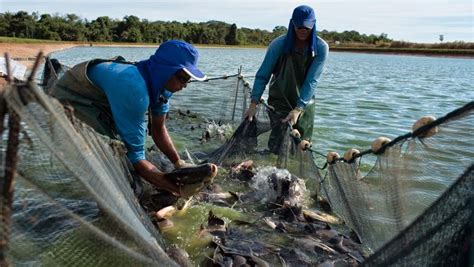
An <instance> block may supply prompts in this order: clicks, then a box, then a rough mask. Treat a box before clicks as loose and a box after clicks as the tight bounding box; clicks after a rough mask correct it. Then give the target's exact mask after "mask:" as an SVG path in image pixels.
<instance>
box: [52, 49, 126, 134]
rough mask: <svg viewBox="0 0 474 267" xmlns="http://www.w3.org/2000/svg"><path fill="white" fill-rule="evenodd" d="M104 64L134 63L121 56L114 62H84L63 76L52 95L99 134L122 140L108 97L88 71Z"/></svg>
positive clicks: (95, 60) (111, 60)
mask: <svg viewBox="0 0 474 267" xmlns="http://www.w3.org/2000/svg"><path fill="white" fill-rule="evenodd" d="M103 62H120V63H125V64H132V63H130V62H126V61H125V60H124V58H123V57H120V56H119V57H116V58H113V59H94V60H90V61H86V62H82V63H80V64H78V65H76V66H74V67H73V68H71V69H70V70H68V71H67V72H66V73H65V74H64V76H63V77H61V79H60V80H59V81H58V83H57V84H56V86H55V87H54V88H53V90H52V91H51V95H52V96H54V97H56V98H57V99H58V100H59V101H61V102H62V103H63V104H65V105H70V106H72V107H73V108H74V116H76V117H77V118H78V119H80V120H81V121H83V122H85V123H87V124H88V125H89V126H91V127H92V128H94V129H95V130H96V131H97V132H98V133H100V134H103V135H106V136H108V137H110V138H113V139H119V138H118V133H117V130H116V128H115V123H114V120H113V117H112V110H111V109H110V104H109V101H108V100H107V96H106V95H105V93H104V92H103V91H102V90H101V89H100V88H98V87H97V86H95V85H94V84H93V83H92V82H91V81H90V79H89V77H88V76H87V70H88V68H90V67H92V66H94V65H97V64H99V63H103Z"/></svg>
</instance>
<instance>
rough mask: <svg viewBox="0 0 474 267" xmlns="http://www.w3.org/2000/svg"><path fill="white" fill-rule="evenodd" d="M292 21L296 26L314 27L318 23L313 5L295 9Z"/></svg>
mask: <svg viewBox="0 0 474 267" xmlns="http://www.w3.org/2000/svg"><path fill="white" fill-rule="evenodd" d="M291 21H292V22H293V25H295V27H306V28H309V29H312V28H313V27H314V25H315V24H316V15H315V13H314V10H313V9H312V8H311V7H309V6H305V5H302V6H299V7H296V8H295V9H294V10H293V15H292V16H291Z"/></svg>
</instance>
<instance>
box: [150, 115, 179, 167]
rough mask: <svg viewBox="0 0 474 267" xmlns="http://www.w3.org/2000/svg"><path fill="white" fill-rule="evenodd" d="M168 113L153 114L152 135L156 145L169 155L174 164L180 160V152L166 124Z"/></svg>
mask: <svg viewBox="0 0 474 267" xmlns="http://www.w3.org/2000/svg"><path fill="white" fill-rule="evenodd" d="M165 120H166V115H152V116H151V136H152V137H153V141H154V142H155V144H156V146H157V147H158V148H159V149H160V150H161V151H162V152H163V153H164V154H165V155H166V156H167V157H168V159H169V160H170V161H171V162H172V163H173V164H174V163H176V162H177V161H178V160H179V155H178V152H177V151H176V148H175V147H174V144H173V141H172V140H171V137H170V136H169V134H168V129H167V128H166V125H165Z"/></svg>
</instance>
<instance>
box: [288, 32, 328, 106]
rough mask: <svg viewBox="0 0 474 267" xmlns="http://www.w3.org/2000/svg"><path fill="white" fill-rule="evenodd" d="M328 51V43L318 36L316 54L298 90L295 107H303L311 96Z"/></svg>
mask: <svg viewBox="0 0 474 267" xmlns="http://www.w3.org/2000/svg"><path fill="white" fill-rule="evenodd" d="M328 53H329V46H328V44H327V43H326V42H325V41H324V40H323V39H321V38H319V37H318V55H317V56H316V58H315V59H314V60H313V63H311V66H310V68H309V70H308V73H307V74H306V79H305V81H304V83H303V87H302V88H301V91H300V98H299V99H298V102H297V103H296V106H297V107H300V108H304V107H306V105H307V104H308V103H309V101H310V100H311V98H312V97H313V95H314V93H315V91H316V87H317V85H318V82H319V79H320V77H321V74H322V73H323V69H324V64H325V62H326V58H327V55H328Z"/></svg>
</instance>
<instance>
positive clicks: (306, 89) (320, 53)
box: [251, 35, 329, 108]
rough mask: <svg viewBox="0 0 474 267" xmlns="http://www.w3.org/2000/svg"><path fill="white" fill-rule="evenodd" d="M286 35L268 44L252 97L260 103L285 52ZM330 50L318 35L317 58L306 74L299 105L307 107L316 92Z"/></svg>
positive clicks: (297, 104) (256, 77)
mask: <svg viewBox="0 0 474 267" xmlns="http://www.w3.org/2000/svg"><path fill="white" fill-rule="evenodd" d="M285 37H286V35H282V36H280V37H277V38H275V40H273V41H272V42H271V43H270V45H269V46H268V50H267V53H266V54H265V58H264V59H263V62H262V65H261V66H260V68H259V69H258V71H257V74H256V76H255V81H254V84H253V88H252V93H251V98H252V100H253V101H255V102H256V103H258V102H259V101H260V98H261V97H262V95H263V92H264V91H265V86H266V85H267V84H268V82H269V81H270V77H271V76H272V71H273V69H274V68H275V65H276V64H277V62H278V58H279V57H280V56H281V55H282V54H283V47H284V44H285ZM328 51H329V46H328V44H327V43H326V42H325V41H324V40H323V39H321V38H320V37H319V36H318V41H317V46H316V58H315V59H314V60H313V62H312V63H311V66H310V67H309V70H308V73H307V74H306V78H305V81H304V83H303V87H302V88H301V90H300V98H299V99H298V101H297V103H296V106H297V107H302V108H304V107H306V105H307V104H308V102H309V101H310V100H311V98H312V97H313V95H314V93H315V92H316V87H317V85H318V82H319V78H320V77H321V73H322V72H323V68H324V63H325V61H326V57H327V54H328ZM305 52H307V51H305Z"/></svg>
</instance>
